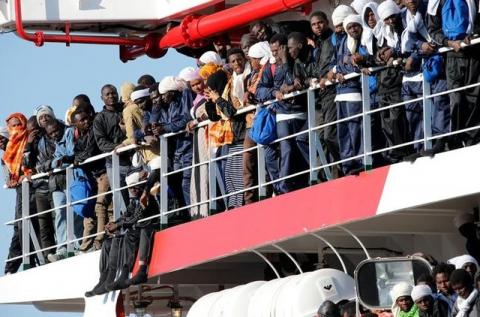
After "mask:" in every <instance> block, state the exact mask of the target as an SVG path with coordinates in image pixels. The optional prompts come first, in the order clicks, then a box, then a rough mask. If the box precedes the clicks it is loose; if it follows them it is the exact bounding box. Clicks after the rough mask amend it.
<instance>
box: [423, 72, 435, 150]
mask: <svg viewBox="0 0 480 317" xmlns="http://www.w3.org/2000/svg"><path fill="white" fill-rule="evenodd" d="M422 89H423V100H422V101H423V148H424V149H425V150H430V149H431V148H432V141H431V140H429V138H430V137H431V136H432V103H433V101H432V98H427V96H430V95H431V93H432V92H431V86H430V83H429V82H428V81H427V80H425V76H423V79H422Z"/></svg>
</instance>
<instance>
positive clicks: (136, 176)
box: [125, 172, 140, 186]
mask: <svg viewBox="0 0 480 317" xmlns="http://www.w3.org/2000/svg"><path fill="white" fill-rule="evenodd" d="M139 182H140V172H134V173H131V174H129V175H127V176H126V177H125V183H127V186H130V185H134V184H137V183H139Z"/></svg>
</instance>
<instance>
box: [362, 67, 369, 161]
mask: <svg viewBox="0 0 480 317" xmlns="http://www.w3.org/2000/svg"><path fill="white" fill-rule="evenodd" d="M368 77H369V75H365V74H364V73H362V74H361V83H362V109H363V120H362V121H363V124H362V138H363V165H364V166H365V169H366V170H369V169H371V168H372V156H371V155H370V154H368V153H370V152H371V151H372V117H371V115H370V114H367V112H368V111H370V106H371V105H370V86H369V83H368Z"/></svg>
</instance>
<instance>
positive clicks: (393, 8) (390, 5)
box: [377, 0, 401, 21]
mask: <svg viewBox="0 0 480 317" xmlns="http://www.w3.org/2000/svg"><path fill="white" fill-rule="evenodd" d="M377 11H378V15H379V16H380V19H382V21H383V20H385V19H386V18H388V17H391V16H392V15H395V14H399V13H400V11H401V10H400V8H399V7H398V5H397V4H396V3H395V2H393V1H392V0H386V1H384V2H382V3H380V5H379V6H378V9H377Z"/></svg>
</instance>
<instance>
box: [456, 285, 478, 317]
mask: <svg viewBox="0 0 480 317" xmlns="http://www.w3.org/2000/svg"><path fill="white" fill-rule="evenodd" d="M477 296H478V290H477V289H476V288H474V289H473V290H472V292H471V293H470V295H468V297H467V298H466V299H464V298H461V297H460V296H458V297H457V307H458V313H457V315H456V316H455V317H467V316H468V312H469V311H470V309H471V308H472V305H474V304H475V301H476V300H477Z"/></svg>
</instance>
